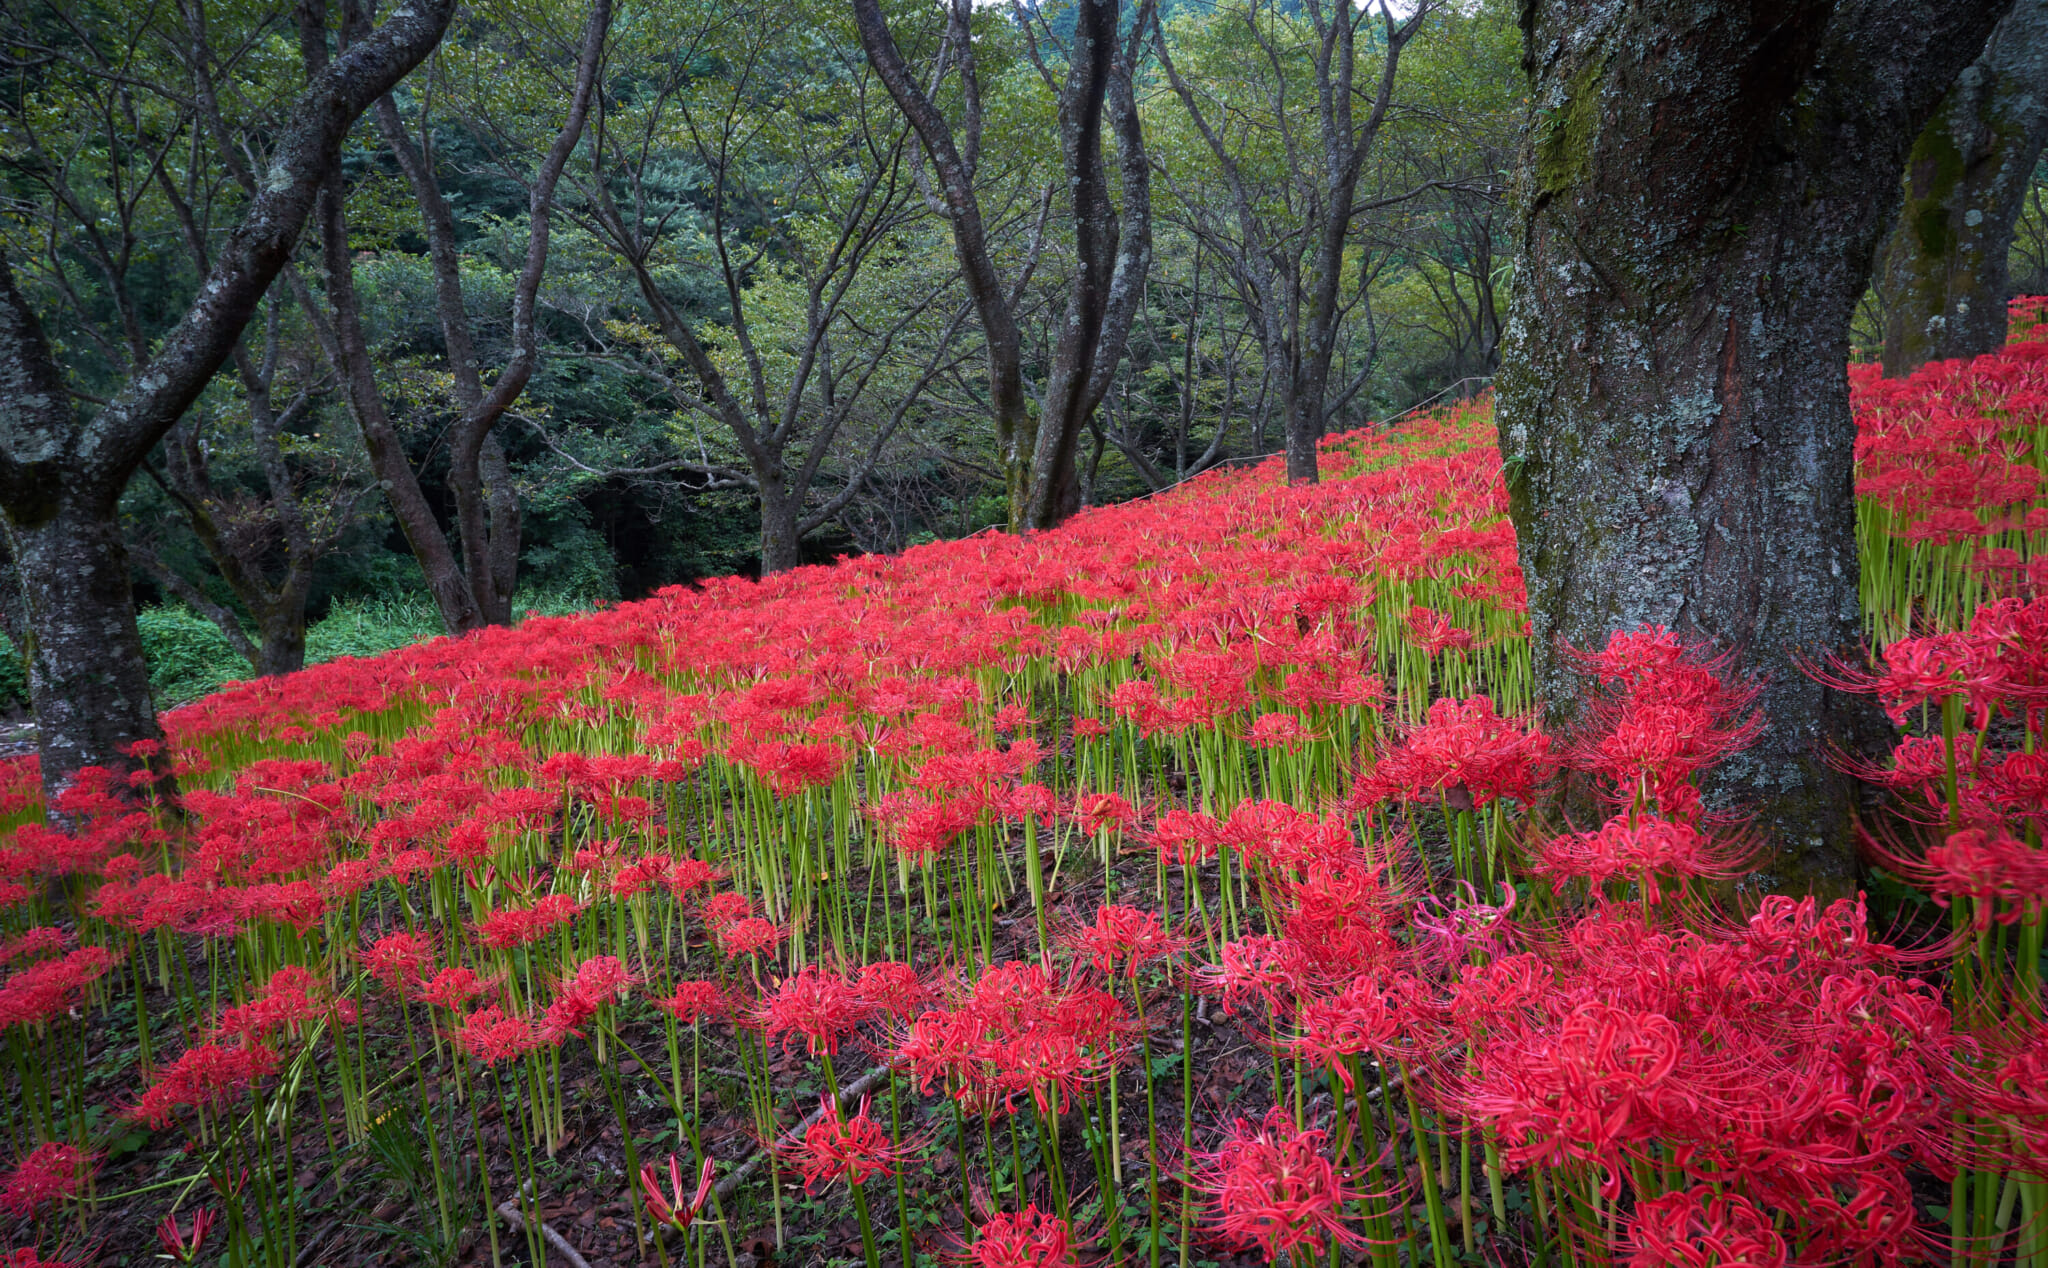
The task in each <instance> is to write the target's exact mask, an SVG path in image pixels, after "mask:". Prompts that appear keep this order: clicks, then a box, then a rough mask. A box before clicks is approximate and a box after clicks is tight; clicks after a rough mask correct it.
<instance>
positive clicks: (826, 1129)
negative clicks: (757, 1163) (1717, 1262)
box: [778, 1094, 921, 1193]
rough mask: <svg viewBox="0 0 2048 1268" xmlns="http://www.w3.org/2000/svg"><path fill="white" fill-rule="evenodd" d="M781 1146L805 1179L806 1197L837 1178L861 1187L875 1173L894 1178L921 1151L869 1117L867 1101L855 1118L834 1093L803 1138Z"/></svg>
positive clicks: (826, 1098) (827, 1097)
mask: <svg viewBox="0 0 2048 1268" xmlns="http://www.w3.org/2000/svg"><path fill="white" fill-rule="evenodd" d="M778 1148H779V1151H780V1152H781V1153H782V1156H783V1157H784V1159H786V1160H787V1161H788V1162H789V1163H790V1164H792V1165H793V1166H795V1167H796V1169H797V1172H798V1174H800V1175H802V1176H803V1178H804V1192H806V1193H809V1192H811V1191H812V1190H814V1189H815V1188H817V1186H819V1185H821V1184H830V1183H832V1182H833V1181H835V1180H844V1181H846V1182H847V1183H848V1184H851V1185H858V1184H860V1183H861V1182H862V1181H863V1180H866V1179H867V1178H868V1177H869V1176H872V1175H883V1176H889V1175H894V1174H896V1168H897V1167H898V1166H899V1165H900V1164H902V1163H903V1162H905V1161H908V1160H909V1159H911V1158H914V1157H916V1156H917V1154H918V1153H919V1152H920V1151H921V1146H920V1145H918V1144H916V1143H912V1144H907V1145H898V1144H897V1143H896V1142H894V1141H892V1140H891V1139H890V1138H889V1133H888V1132H887V1131H885V1130H884V1129H883V1128H882V1126H881V1124H879V1123H877V1122H875V1120H874V1119H873V1118H871V1117H869V1115H868V1098H867V1097H862V1098H861V1102H860V1108H859V1109H858V1110H856V1111H854V1115H853V1117H852V1118H846V1117H843V1116H842V1115H841V1113H840V1109H839V1098H837V1097H835V1096H832V1095H829V1094H827V1095H825V1096H823V1097H821V1098H820V1099H819V1102H818V1117H817V1119H816V1120H815V1121H814V1122H812V1123H811V1125H810V1126H809V1127H807V1128H805V1129H804V1136H803V1139H802V1140H801V1141H791V1142H786V1143H784V1144H782V1145H780V1146H778Z"/></svg>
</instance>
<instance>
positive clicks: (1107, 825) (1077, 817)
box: [1074, 793, 1138, 833]
mask: <svg viewBox="0 0 2048 1268" xmlns="http://www.w3.org/2000/svg"><path fill="white" fill-rule="evenodd" d="M1074 821H1075V822H1076V823H1079V824H1080V825H1081V830H1082V831H1084V832H1089V833H1099V832H1122V831H1123V830H1124V829H1126V828H1128V827H1130V826H1131V825H1132V824H1134V823H1136V822H1137V821H1138V812H1137V809H1136V808H1135V807H1133V806H1132V805H1131V803H1130V802H1128V801H1125V800H1124V799H1123V798H1122V797H1119V796H1117V795H1116V794H1115V793H1083V794H1082V795H1081V797H1080V798H1079V800H1077V801H1076V802H1075V803H1074Z"/></svg>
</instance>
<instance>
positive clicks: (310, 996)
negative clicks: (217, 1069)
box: [214, 965, 356, 1044]
mask: <svg viewBox="0 0 2048 1268" xmlns="http://www.w3.org/2000/svg"><path fill="white" fill-rule="evenodd" d="M355 1018H356V1006H355V1003H354V1001H352V1000H347V999H336V998H334V997H333V994H332V992H331V991H330V990H329V989H328V987H327V984H326V983H324V982H321V981H320V980H318V979H317V978H315V977H314V976H313V972H312V970H310V969H305V968H301V967H299V966H297V965H286V966H285V967H284V968H281V969H279V970H278V971H277V972H275V973H273V974H271V976H270V980H269V981H268V982H266V983H265V984H264V987H263V990H262V991H261V992H260V993H258V994H257V996H256V997H255V998H254V999H252V1000H250V1001H249V1002H248V1003H247V1004H243V1005H241V1006H240V1007H237V1008H228V1009H223V1010H222V1011H221V1014H220V1016H219V1018H218V1019H216V1020H215V1022H214V1035H215V1036H216V1037H217V1038H229V1037H233V1038H238V1039H240V1040H241V1041H242V1042H243V1043H244V1044H255V1043H263V1042H268V1041H272V1040H274V1039H276V1038H277V1037H278V1036H279V1032H282V1033H283V1035H284V1036H286V1037H289V1038H294V1039H296V1038H298V1037H299V1036H300V1034H301V1028H302V1027H304V1026H305V1025H306V1024H307V1023H308V1022H314V1021H327V1020H331V1021H334V1022H336V1023H338V1024H342V1025H346V1024H349V1023H351V1022H353V1021H354V1020H355Z"/></svg>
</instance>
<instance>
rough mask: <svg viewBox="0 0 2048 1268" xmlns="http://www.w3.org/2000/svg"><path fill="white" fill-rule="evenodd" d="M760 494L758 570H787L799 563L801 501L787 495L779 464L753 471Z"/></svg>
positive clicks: (786, 485)
mask: <svg viewBox="0 0 2048 1268" xmlns="http://www.w3.org/2000/svg"><path fill="white" fill-rule="evenodd" d="M756 479H757V481H758V482H759V484H760V493H761V573H762V575H763V576H766V575H767V574H769V573H774V572H787V571H789V570H790V569H791V568H794V567H796V566H797V565H798V564H800V563H802V562H803V529H802V527H801V526H800V521H801V519H802V515H803V506H802V504H801V503H800V502H799V501H798V500H797V499H796V498H794V497H792V496H791V495H790V491H789V479H788V477H787V476H786V475H785V474H784V473H783V472H782V470H781V469H780V467H779V465H778V466H776V467H771V468H769V469H767V470H763V471H760V472H758V473H757V475H756Z"/></svg>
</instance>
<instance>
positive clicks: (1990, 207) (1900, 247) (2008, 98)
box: [1878, 0, 2048, 378]
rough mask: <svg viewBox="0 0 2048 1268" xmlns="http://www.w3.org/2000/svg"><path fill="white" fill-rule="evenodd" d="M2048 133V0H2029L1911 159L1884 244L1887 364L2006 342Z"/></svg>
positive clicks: (1955, 91)
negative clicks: (2015, 274) (2022, 228)
mask: <svg viewBox="0 0 2048 1268" xmlns="http://www.w3.org/2000/svg"><path fill="white" fill-rule="evenodd" d="M2044 140H2048V0H2019V2H2018V3H2017V4H2015V5H2013V8H2012V12H2010V13H2008V14H2006V16H2005V19H2004V21H2002V22H2000V23H1999V24H1998V29H1997V30H1995V31H1993V32H1992V33H1991V39H1990V41H1989V42H1988V43H1987V44H1985V46H1984V51H1983V52H1982V53H1981V54H1979V55H1978V57H1977V60H1976V61H1974V62H1972V63H1971V64H1970V65H1969V66H1967V67H1965V68H1964V70H1963V73H1962V74H1961V75H1959V76H1957V78H1956V82H1955V84H1954V85H1953V86H1951V87H1950V88H1949V90H1948V95H1947V96H1945V97H1943V98H1942V100H1941V107H1940V108H1939V109H1938V110H1936V111H1935V114H1934V118H1933V119H1932V120H1930V121H1929V122H1928V124H1927V126H1926V127H1925V128H1922V129H1921V131H1920V136H1919V139H1918V140H1916V141H1915V142H1914V143H1913V153H1912V156H1911V157H1910V158H1909V159H1908V160H1907V162H1906V190H1905V205H1904V206H1903V207H1902V208H1901V209H1900V213H1899V220H1898V226H1897V227H1896V228H1895V229H1893V230H1892V235H1891V238H1890V240H1889V241H1888V242H1887V243H1886V244H1885V251H1884V259H1883V263H1882V266H1881V272H1880V274H1879V282H1878V285H1879V287H1880V288H1881V289H1882V290H1883V292H1884V297H1885V312H1884V321H1885V327H1884V372H1885V374H1886V375H1887V376H1889V377H1891V378H1900V377H1903V376H1905V375H1908V374H1911V373H1912V372H1913V371H1915V370H1917V369H1919V368H1920V367H1921V366H1923V365H1925V364H1927V363H1928V362H1929V361H1941V360H1946V359H1948V358H1951V357H1981V356H1983V355H1985V354H1986V353H1991V352H1996V351H1998V350H1999V349H2000V348H2002V347H2004V346H2005V302H2006V299H2007V298H2008V293H2007V292H2008V287H2007V282H2006V264H2007V257H2008V256H2009V255H2010V254H2011V252H2012V236H2013V229H2014V227H2015V226H2016V225H2017V224H2018V222H2019V216H2020V208H2021V207H2022V206H2023V205H2024V203H2025V201H2026V196H2027V189H2028V187H2029V186H2031V185H2032V184H2033V181H2034V164H2035V163H2037V162H2038V161H2039V160H2040V158H2041V145H2042V142H2043V141H2044Z"/></svg>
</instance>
